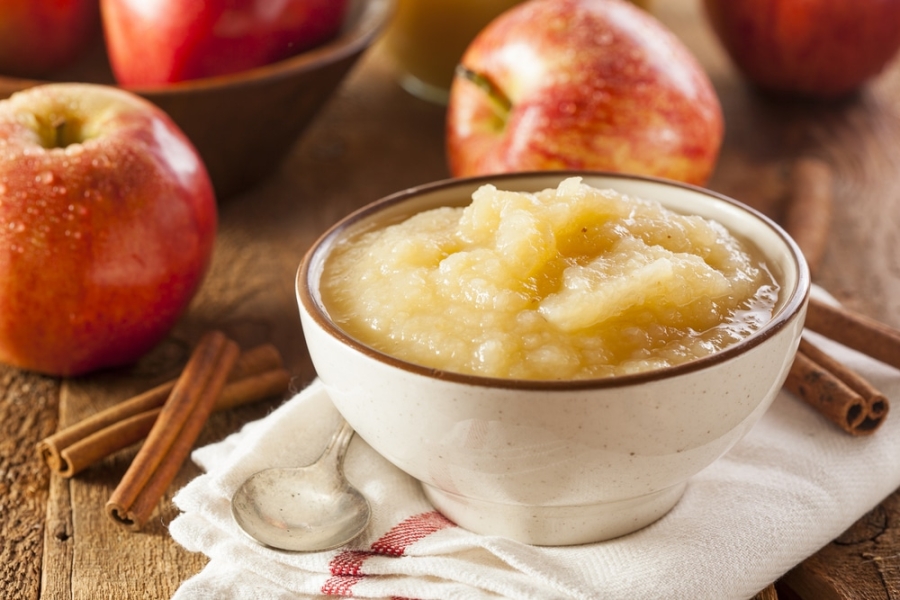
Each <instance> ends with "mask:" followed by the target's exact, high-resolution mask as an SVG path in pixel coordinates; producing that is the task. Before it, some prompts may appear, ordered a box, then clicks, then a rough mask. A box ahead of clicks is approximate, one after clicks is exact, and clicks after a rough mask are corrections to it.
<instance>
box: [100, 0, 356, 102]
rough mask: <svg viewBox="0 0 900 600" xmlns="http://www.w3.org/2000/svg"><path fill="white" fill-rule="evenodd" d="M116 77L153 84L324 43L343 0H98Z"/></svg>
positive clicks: (234, 68)
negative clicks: (202, 0) (199, 0)
mask: <svg viewBox="0 0 900 600" xmlns="http://www.w3.org/2000/svg"><path fill="white" fill-rule="evenodd" d="M100 8H101V14H102V20H103V29H104V32H105V37H106V47H107V54H108V55H109V60H110V64H111V66H112V69H113V74H114V75H115V77H116V80H117V81H118V82H119V83H121V84H124V85H132V86H134V85H154V84H165V83H174V82H177V81H184V80H188V79H199V78H203V77H212V76H216V75H225V74H228V73H236V72H238V71H243V70H246V69H250V68H253V67H258V66H261V65H265V64H268V63H272V62H275V61H277V60H281V59H283V58H286V57H288V56H291V55H293V54H297V53H299V52H301V51H303V50H306V49H308V48H311V47H313V46H316V45H318V44H321V43H323V42H324V41H326V40H327V39H329V38H331V37H332V36H334V35H335V34H336V33H337V31H338V30H339V29H340V27H341V24H342V23H343V19H344V14H345V12H346V10H347V0H269V1H262V0H205V1H204V2H198V1H197V0H153V1H152V2H151V1H149V0H101V2H100Z"/></svg>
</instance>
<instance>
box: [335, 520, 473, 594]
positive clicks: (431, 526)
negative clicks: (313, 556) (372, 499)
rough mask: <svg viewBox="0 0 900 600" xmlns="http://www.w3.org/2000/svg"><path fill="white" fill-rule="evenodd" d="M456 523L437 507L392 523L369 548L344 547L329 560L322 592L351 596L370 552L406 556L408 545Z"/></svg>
mask: <svg viewBox="0 0 900 600" xmlns="http://www.w3.org/2000/svg"><path fill="white" fill-rule="evenodd" d="M455 526H456V525H455V523H453V521H451V520H449V519H448V518H447V517H445V516H444V515H442V514H441V513H439V512H437V511H431V512H427V513H422V514H419V515H415V516H412V517H410V518H408V519H405V520H404V521H402V522H400V523H398V524H397V525H395V526H393V527H392V528H391V529H390V530H389V531H388V532H387V533H386V534H384V535H383V536H381V537H380V538H378V540H376V541H375V542H374V543H373V544H372V546H371V549H370V550H344V551H343V552H339V553H338V554H337V555H336V556H335V557H334V558H332V559H331V562H330V563H329V564H328V569H329V571H331V575H332V576H331V577H330V578H329V579H328V580H327V581H326V582H325V583H324V584H323V585H322V590H321V592H322V594H325V595H329V596H352V595H353V586H355V585H356V584H357V583H359V581H360V580H362V578H363V577H365V574H364V573H363V572H362V568H363V563H365V562H366V560H367V559H368V558H369V557H371V556H403V554H404V553H405V552H406V549H407V548H408V547H409V546H411V545H412V544H414V543H416V542H418V541H419V540H421V539H422V538H425V537H427V536H429V535H431V534H432V533H434V532H436V531H440V530H441V529H446V528H447V527H455Z"/></svg>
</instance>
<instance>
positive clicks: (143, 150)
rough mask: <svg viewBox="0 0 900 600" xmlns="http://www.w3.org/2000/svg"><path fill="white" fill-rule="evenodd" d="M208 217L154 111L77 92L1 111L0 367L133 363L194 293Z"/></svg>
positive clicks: (180, 144)
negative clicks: (0, 362) (4, 364)
mask: <svg viewBox="0 0 900 600" xmlns="http://www.w3.org/2000/svg"><path fill="white" fill-rule="evenodd" d="M217 218H218V215H217V206H216V199H215V197H214V194H213V188H212V184H211V182H210V180H209V176H208V175H207V172H206V168H205V167H204V165H203V163H202V162H201V159H200V157H199V155H198V154H197V152H196V150H195V149H194V147H193V146H192V145H191V143H190V142H189V141H188V139H187V138H186V137H185V136H184V134H183V133H182V132H181V130H180V129H178V128H177V126H176V125H175V124H174V123H173V122H172V121H171V120H170V119H169V118H168V117H167V116H166V114H165V113H163V112H162V111H161V110H160V109H158V108H157V107H156V106H154V105H153V104H151V103H149V102H147V101H145V100H143V99H141V98H139V97H137V96H136V95H134V94H132V93H130V92H126V91H123V90H120V89H116V88H113V87H107V86H100V85H92V84H78V83H59V84H45V85H41V86H36V87H32V88H29V89H27V90H25V91H22V92H18V93H16V94H13V95H12V96H10V97H9V98H8V99H6V100H3V101H0V361H2V362H4V363H7V364H11V365H14V366H17V367H21V368H24V369H28V370H33V371H37V372H41V373H46V374H50V375H59V376H71V375H79V374H82V373H87V372H90V371H95V370H98V369H101V368H104V367H113V366H119V365H125V364H129V363H132V362H133V361H135V360H137V359H138V358H140V357H141V356H142V355H143V354H144V353H146V352H147V351H148V350H149V349H150V348H151V347H153V346H154V345H155V344H157V343H158V342H159V341H161V340H162V339H163V338H164V337H165V335H166V334H167V333H168V332H169V330H170V329H171V328H172V327H173V325H174V324H175V322H176V321H177V319H178V318H179V316H180V315H181V314H182V312H183V311H184V310H185V308H186V307H187V306H188V304H189V302H190V300H191V299H192V297H193V295H194V294H195V292H196V290H197V289H198V287H199V285H200V284H201V281H202V279H203V277H204V275H205V272H206V269H207V267H208V264H209V262H210V259H211V256H212V252H213V244H214V240H215V234H216V226H217Z"/></svg>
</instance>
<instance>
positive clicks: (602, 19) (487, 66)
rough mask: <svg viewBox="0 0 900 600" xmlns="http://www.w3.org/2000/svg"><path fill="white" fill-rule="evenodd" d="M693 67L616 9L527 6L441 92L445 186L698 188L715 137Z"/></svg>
mask: <svg viewBox="0 0 900 600" xmlns="http://www.w3.org/2000/svg"><path fill="white" fill-rule="evenodd" d="M723 129H724V124H723V117H722V109H721V106H720V104H719V99H718V97H717V95H716V92H715V90H714V88H713V86H712V83H711V82H710V80H709V77H708V76H707V74H706V72H705V71H704V70H703V68H702V66H701V65H700V64H699V63H698V62H697V60H696V59H695V57H694V56H693V55H692V54H691V53H690V51H689V50H688V49H687V48H686V47H685V46H684V45H683V44H682V43H681V42H680V41H679V40H678V39H677V38H676V37H675V35H674V34H673V33H672V32H671V31H670V30H669V29H668V28H666V27H665V26H664V25H663V24H662V23H660V22H659V21H658V20H656V19H655V18H654V17H653V16H651V15H650V14H648V13H647V12H646V11H644V10H641V9H639V8H637V7H635V6H634V5H633V4H631V3H629V2H624V1H621V0H531V1H529V2H525V3H523V4H520V5H518V6H516V7H514V8H512V9H510V10H508V11H506V12H505V13H503V14H501V15H500V16H499V17H497V18H496V19H494V20H493V21H492V22H491V23H490V24H488V26H487V27H486V28H485V29H483V30H482V31H481V33H479V34H478V36H477V37H476V38H475V39H474V40H473V41H472V42H471V44H470V45H469V47H468V49H467V50H466V52H465V54H464V55H463V58H462V60H461V64H460V66H459V67H458V69H457V75H456V77H455V78H454V82H453V85H452V87H451V89H450V101H449V105H448V107H447V135H446V145H447V158H448V162H449V166H450V171H451V173H452V174H453V175H454V176H468V175H478V174H487V173H499V172H505V171H529V170H547V169H598V170H610V171H619V172H628V173H637V174H644V175H653V176H658V177H665V178H668V179H675V180H681V181H686V182H689V183H694V184H701V183H704V182H705V181H706V180H707V178H708V177H709V175H710V174H711V172H712V171H713V169H714V167H715V165H716V162H717V160H718V154H719V149H720V146H721V143H722V137H723Z"/></svg>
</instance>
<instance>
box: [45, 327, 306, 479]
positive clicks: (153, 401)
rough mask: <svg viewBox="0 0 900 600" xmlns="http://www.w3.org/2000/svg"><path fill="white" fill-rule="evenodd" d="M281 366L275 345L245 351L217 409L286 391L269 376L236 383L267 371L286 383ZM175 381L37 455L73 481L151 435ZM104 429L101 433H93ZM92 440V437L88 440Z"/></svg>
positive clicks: (66, 434) (54, 440) (58, 438)
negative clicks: (92, 466) (92, 465)
mask: <svg viewBox="0 0 900 600" xmlns="http://www.w3.org/2000/svg"><path fill="white" fill-rule="evenodd" d="M282 365H283V362H282V360H281V355H280V354H279V352H278V349H277V348H275V346H273V345H272V344H263V345H260V346H257V347H255V348H252V349H250V350H248V351H247V352H244V353H242V354H241V356H240V357H239V358H238V361H237V362H236V363H235V365H234V368H233V369H232V371H231V374H230V375H229V383H228V385H226V387H225V389H224V390H223V392H222V397H221V398H219V399H218V400H217V403H216V408H215V410H224V409H226V408H231V407H233V406H237V405H240V404H246V403H249V402H255V401H258V400H261V399H262V398H266V397H269V396H272V395H276V394H278V393H283V391H284V390H286V389H287V382H285V383H284V390H282V389H280V388H279V387H278V386H277V385H276V383H275V378H276V376H274V375H269V376H268V379H267V383H266V384H261V383H259V382H254V383H249V384H248V383H246V382H245V383H243V384H242V385H241V386H235V385H234V384H235V383H236V382H238V381H241V380H243V379H246V378H251V377H252V376H257V375H259V374H260V373H262V372H265V371H279V372H280V374H279V375H278V376H277V378H278V380H279V381H285V379H286V378H289V377H288V374H287V372H286V371H284V370H283V369H282ZM176 381H177V379H172V380H171V381H167V382H166V383H163V384H160V385H158V386H156V387H154V388H152V389H150V390H148V391H146V392H143V393H142V394H139V395H137V396H134V397H133V398H131V399H129V400H126V401H124V402H121V403H119V404H116V405H114V406H111V407H109V408H107V409H106V410H103V411H101V412H99V413H97V414H95V415H93V416H91V417H89V418H87V419H84V420H83V421H79V422H78V423H76V424H74V425H72V426H71V427H67V428H65V429H63V430H60V431H58V432H56V433H54V434H53V435H51V436H49V437H47V438H44V439H43V440H41V441H40V442H38V444H37V451H38V455H39V456H40V457H41V459H42V460H43V461H44V462H45V463H46V464H47V466H49V467H50V468H51V469H52V470H53V471H56V472H57V473H60V474H61V475H63V476H66V477H71V476H73V475H75V474H76V473H77V472H79V471H80V470H82V469H83V468H84V467H86V466H88V465H90V464H92V463H94V462H96V461H97V460H100V459H101V458H104V457H105V456H108V455H110V454H112V453H113V452H116V451H118V450H121V449H122V448H126V447H128V446H130V445H131V444H133V443H135V442H137V441H140V440H141V439H143V438H144V437H145V436H146V435H147V433H148V432H149V431H150V427H152V425H153V420H154V419H155V416H154V417H153V418H150V417H149V416H147V415H146V414H145V413H148V411H154V410H156V413H155V414H158V413H159V411H158V409H159V407H161V406H162V405H163V404H164V403H165V401H166V399H167V398H168V396H169V394H170V393H171V391H172V388H173V387H174V386H175V382H176ZM261 394H264V395H261ZM138 415H144V418H143V420H135V421H132V419H134V418H135V417H137V416H138ZM126 422H128V423H127V424H126ZM138 423H143V425H138ZM101 431H102V432H104V433H103V435H99V436H98V435H95V434H98V432H101ZM89 438H92V439H91V440H90V441H87V440H88V439H89ZM73 460H76V462H77V464H75V463H73V462H72V461H73Z"/></svg>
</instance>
